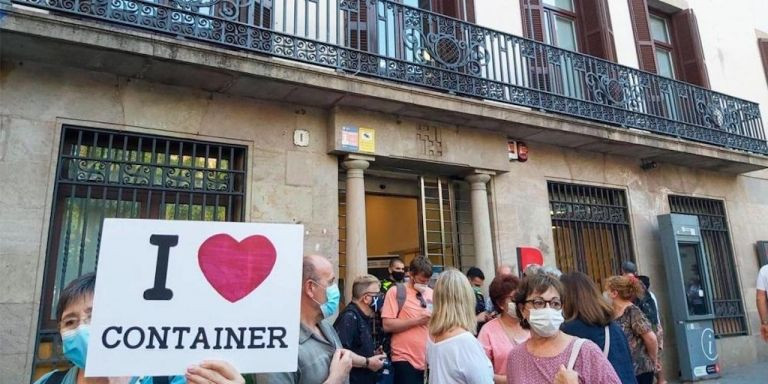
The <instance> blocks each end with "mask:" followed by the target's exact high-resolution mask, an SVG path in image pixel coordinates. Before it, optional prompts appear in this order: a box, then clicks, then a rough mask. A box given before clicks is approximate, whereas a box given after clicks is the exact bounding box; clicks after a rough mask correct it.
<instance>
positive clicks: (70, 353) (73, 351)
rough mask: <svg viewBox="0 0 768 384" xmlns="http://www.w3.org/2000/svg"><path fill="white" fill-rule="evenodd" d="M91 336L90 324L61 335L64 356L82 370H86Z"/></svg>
mask: <svg viewBox="0 0 768 384" xmlns="http://www.w3.org/2000/svg"><path fill="white" fill-rule="evenodd" d="M90 336H91V329H90V327H89V326H88V324H82V325H80V326H79V327H77V329H73V330H70V331H64V332H62V333H61V341H62V347H63V348H64V356H66V357H67V359H68V360H69V361H71V362H72V364H74V365H76V366H77V367H78V368H80V369H84V368H85V357H86V356H87V355H88V338H90Z"/></svg>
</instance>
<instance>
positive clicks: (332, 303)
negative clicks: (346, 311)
mask: <svg viewBox="0 0 768 384" xmlns="http://www.w3.org/2000/svg"><path fill="white" fill-rule="evenodd" d="M316 284H317V285H320V283H317V282H316ZM340 299H341V292H339V286H338V285H336V284H333V285H329V286H327V287H325V303H322V304H320V302H319V301H317V300H315V303H318V304H320V310H321V311H322V312H323V318H326V319H327V318H329V317H331V316H333V314H334V313H336V311H337V310H338V309H339V300H340ZM312 300H314V299H312Z"/></svg>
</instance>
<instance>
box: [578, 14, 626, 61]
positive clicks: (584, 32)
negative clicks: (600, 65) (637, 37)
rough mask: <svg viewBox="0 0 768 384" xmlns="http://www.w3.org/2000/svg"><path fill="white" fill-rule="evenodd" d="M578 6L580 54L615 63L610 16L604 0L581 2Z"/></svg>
mask: <svg viewBox="0 0 768 384" xmlns="http://www.w3.org/2000/svg"><path fill="white" fill-rule="evenodd" d="M576 4H577V5H578V7H579V8H578V24H579V26H580V28H579V29H580V32H581V36H582V48H581V49H580V51H581V52H584V53H586V54H589V55H592V56H597V57H601V58H603V59H606V60H610V61H616V47H615V46H614V42H613V29H612V27H611V16H610V14H609V12H608V3H607V1H606V0H581V1H578V2H577V3H576Z"/></svg>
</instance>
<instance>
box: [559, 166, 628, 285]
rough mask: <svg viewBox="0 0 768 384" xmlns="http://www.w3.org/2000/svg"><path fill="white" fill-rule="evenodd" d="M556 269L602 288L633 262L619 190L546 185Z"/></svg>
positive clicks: (623, 195)
mask: <svg viewBox="0 0 768 384" xmlns="http://www.w3.org/2000/svg"><path fill="white" fill-rule="evenodd" d="M547 184H548V189H549V206H550V216H551V217H552V235H553V237H554V240H555V255H556V258H557V266H558V268H560V269H561V270H562V271H563V272H572V271H579V272H584V273H586V274H587V275H589V276H590V277H592V278H593V279H594V280H595V282H597V283H598V284H601V283H602V281H603V279H604V278H606V277H609V276H612V275H616V274H618V273H619V268H620V265H621V263H622V262H623V261H627V260H630V261H631V260H634V255H633V253H632V236H631V234H630V225H629V212H628V210H627V198H626V194H625V193H624V191H623V190H621V189H613V188H601V187H594V186H588V185H577V184H568V183H558V182H552V181H550V182H548V183H547Z"/></svg>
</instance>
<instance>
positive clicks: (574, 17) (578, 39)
mask: <svg viewBox="0 0 768 384" xmlns="http://www.w3.org/2000/svg"><path fill="white" fill-rule="evenodd" d="M541 4H542V9H543V11H542V15H541V17H542V31H543V30H544V29H545V26H546V25H547V24H546V23H549V30H548V31H546V32H545V33H549V36H550V39H551V40H552V45H553V46H555V47H558V48H561V47H560V45H559V44H558V42H557V30H556V26H555V21H556V20H557V17H558V16H559V17H561V18H563V19H568V20H571V21H573V28H574V32H575V33H576V36H575V41H574V42H575V43H576V52H580V51H581V50H582V49H583V48H582V47H584V46H585V42H584V41H583V40H584V36H583V35H584V34H583V33H582V32H581V28H582V25H581V22H580V21H579V14H578V13H577V7H576V2H575V1H574V0H571V4H573V9H574V10H573V11H569V10H567V9H563V8H559V7H556V6H552V5H548V4H546V3H545V2H544V1H542V2H541ZM545 19H546V22H545ZM545 36H546V35H545ZM544 43H546V41H545V42H544ZM561 49H565V48H561Z"/></svg>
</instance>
